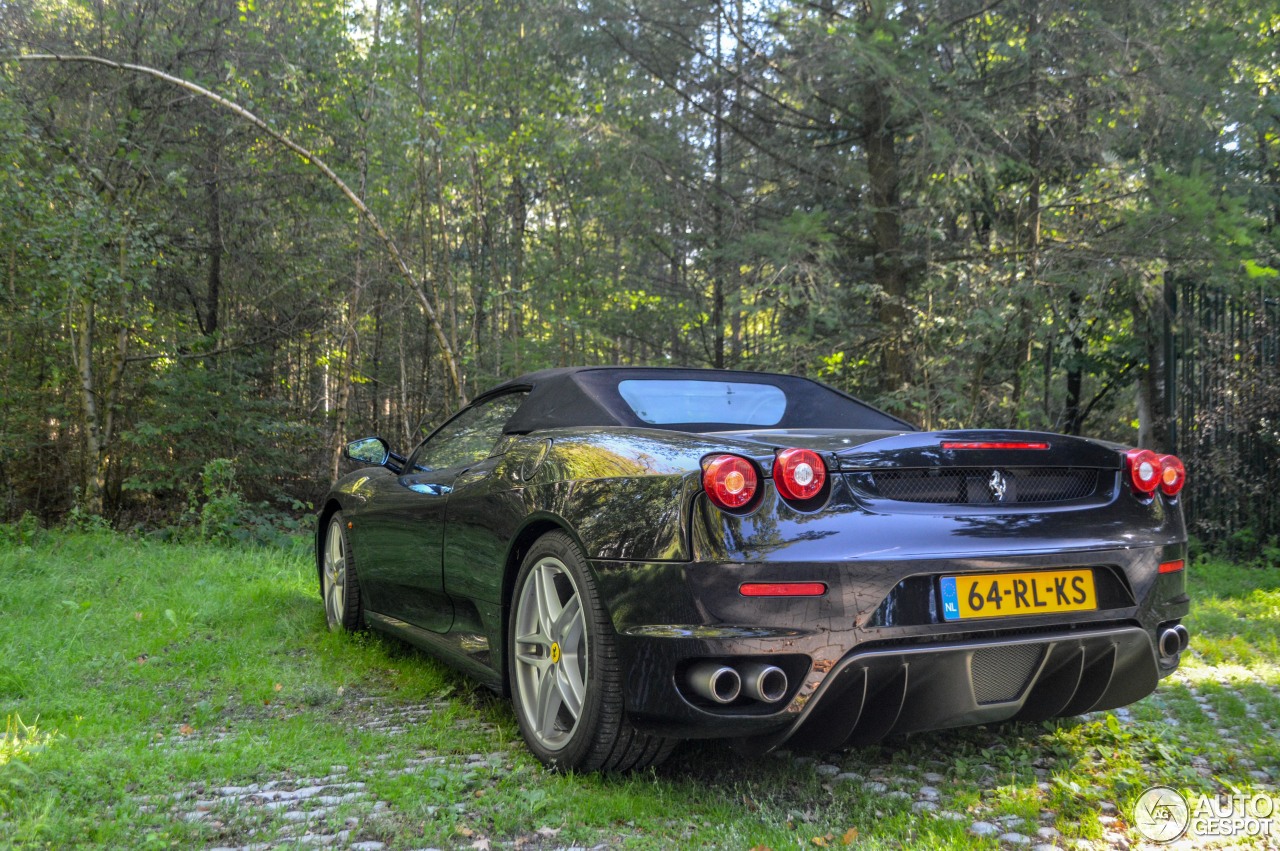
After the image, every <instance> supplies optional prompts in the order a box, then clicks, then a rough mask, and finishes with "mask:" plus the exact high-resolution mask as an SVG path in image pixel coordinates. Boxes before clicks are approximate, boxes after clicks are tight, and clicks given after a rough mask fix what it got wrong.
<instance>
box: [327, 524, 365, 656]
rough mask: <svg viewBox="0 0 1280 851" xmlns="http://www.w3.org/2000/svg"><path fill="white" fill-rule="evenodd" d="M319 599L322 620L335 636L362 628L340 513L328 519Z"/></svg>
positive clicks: (357, 591)
mask: <svg viewBox="0 0 1280 851" xmlns="http://www.w3.org/2000/svg"><path fill="white" fill-rule="evenodd" d="M320 595H321V596H322V597H323V598H324V614H325V619H326V620H328V622H329V629H331V630H333V631H334V632H339V631H344V630H345V631H347V632H354V631H356V630H359V629H363V628H364V610H363V608H361V605H360V581H359V579H357V578H356V565H355V558H354V556H353V554H352V552H351V544H350V542H349V541H348V540H347V528H346V522H345V521H344V520H343V519H342V512H341V511H339V512H337V513H336V514H334V515H333V517H331V518H329V528H328V530H327V531H326V532H325V535H324V552H323V553H322V554H321V557H320Z"/></svg>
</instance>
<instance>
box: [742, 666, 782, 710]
mask: <svg viewBox="0 0 1280 851" xmlns="http://www.w3.org/2000/svg"><path fill="white" fill-rule="evenodd" d="M741 674H742V690H743V691H744V692H745V693H746V695H747V697H749V698H751V699H752V700H758V701H760V702H761V703H777V702H778V701H779V700H782V698H783V697H784V696H785V695H786V693H787V675H786V673H784V672H783V670H782V669H781V668H779V667H778V666H777V665H768V664H765V663H764V662H748V663H747V664H745V665H743V666H742V671H741Z"/></svg>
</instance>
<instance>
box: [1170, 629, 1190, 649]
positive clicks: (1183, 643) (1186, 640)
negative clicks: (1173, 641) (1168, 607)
mask: <svg viewBox="0 0 1280 851" xmlns="http://www.w3.org/2000/svg"><path fill="white" fill-rule="evenodd" d="M1173 631H1174V632H1176V633H1178V652H1182V651H1183V650H1186V649H1187V647H1188V646H1190V644H1191V633H1190V632H1188V631H1187V628H1186V627H1185V626H1183V625H1182V624H1178V625H1177V626H1175V627H1174V628H1173Z"/></svg>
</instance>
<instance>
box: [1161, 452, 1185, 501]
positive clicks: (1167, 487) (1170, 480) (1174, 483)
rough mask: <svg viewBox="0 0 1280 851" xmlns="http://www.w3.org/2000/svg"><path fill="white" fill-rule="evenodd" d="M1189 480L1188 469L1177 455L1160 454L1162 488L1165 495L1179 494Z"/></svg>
mask: <svg viewBox="0 0 1280 851" xmlns="http://www.w3.org/2000/svg"><path fill="white" fill-rule="evenodd" d="M1186 482H1187V469H1186V467H1183V466H1182V462H1181V461H1179V460H1178V457H1177V456H1176V455H1162V456H1160V490H1162V491H1164V493H1165V496H1177V495H1178V491H1180V490H1182V486H1183V485H1184V484H1186Z"/></svg>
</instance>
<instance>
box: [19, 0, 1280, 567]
mask: <svg viewBox="0 0 1280 851" xmlns="http://www.w3.org/2000/svg"><path fill="white" fill-rule="evenodd" d="M0 33H2V34H3V35H0V393H2V395H3V399H2V404H0V520H14V519H17V518H18V517H20V516H22V515H24V514H30V515H31V516H32V517H36V518H40V519H41V520H43V521H46V522H53V521H57V520H60V519H63V518H66V517H68V516H70V517H73V518H85V517H90V518H92V517H100V518H105V519H106V520H107V521H109V522H111V523H113V524H115V525H118V526H134V525H139V524H140V525H143V526H146V527H159V526H165V525H168V524H173V523H178V522H181V521H182V519H183V516H184V515H187V516H188V517H190V512H191V511H192V507H193V506H194V505H195V504H196V503H197V502H199V501H200V500H204V499H206V498H209V497H214V498H217V497H218V495H219V494H222V495H224V496H225V495H226V494H237V495H238V494H243V495H244V498H245V499H247V500H249V501H250V502H251V503H252V505H253V506H254V514H255V515H256V516H265V515H267V514H270V513H272V512H276V511H294V512H295V513H296V512H298V511H300V510H302V509H303V508H304V507H305V505H306V503H307V502H309V501H311V500H314V499H316V498H317V497H318V495H319V494H320V493H322V492H323V489H324V488H325V486H326V485H327V483H328V482H329V480H330V479H331V478H332V477H333V476H334V475H335V474H336V473H337V471H338V469H339V464H340V456H339V451H340V448H341V446H342V445H343V444H344V443H345V441H347V440H348V439H352V438H355V437H360V436H364V435H367V434H381V435H383V436H384V437H387V438H388V439H390V440H391V441H392V442H393V444H396V445H397V446H398V447H401V448H403V447H408V446H410V445H411V444H413V443H415V442H416V441H417V440H418V439H420V437H421V436H422V435H424V434H425V433H426V431H427V430H428V429H429V428H430V427H431V426H432V425H434V424H438V423H439V422H440V421H442V420H443V418H445V417H446V416H447V415H449V414H450V413H451V412H453V411H455V410H457V409H458V407H459V406H460V405H462V404H463V403H464V402H465V400H466V399H467V398H468V397H470V396H471V395H473V394H475V393H476V392H478V391H480V390H482V389H484V388H485V387H487V386H489V385H491V384H493V383H495V382H496V381H498V380H500V379H503V378H507V377H510V376H513V375H515V374H518V373H521V372H527V371H531V370H535V369H539V368H543V367H549V366H557V365H568V364H596V363H622V364H680V365H708V366H715V367H726V368H735V369H765V370H778V371H786V372H796V373H801V374H805V375H809V376H811V377H814V378H817V379H820V380H822V381H825V382H827V383H829V384H832V385H833V386H836V387H838V388H841V389H844V390H847V391H850V392H853V393H855V394H857V395H859V396H861V397H863V398H865V399H867V400H869V401H871V402H873V403H875V404H878V405H880V406H882V407H884V408H886V409H888V410H890V411H892V412H894V413H896V414H899V415H901V416H904V417H906V418H908V419H910V420H912V421H914V422H916V423H919V424H920V425H922V426H924V427H926V428H952V427H987V426H991V427H1016V428H1032V429H1049V430H1057V431H1065V432H1068V433H1084V434H1091V435H1095V436H1099V437H1103V438H1108V439H1112V440H1117V441H1121V442H1124V443H1128V444H1136V445H1143V446H1147V447H1150V448H1154V449H1158V450H1161V451H1176V452H1178V453H1179V454H1180V455H1181V456H1182V457H1183V458H1184V460H1185V461H1186V462H1187V466H1188V468H1189V470H1190V483H1189V486H1188V491H1187V496H1186V499H1187V502H1188V507H1189V510H1190V513H1191V517H1192V521H1193V531H1194V532H1195V534H1196V535H1197V536H1199V538H1201V539H1203V540H1205V541H1208V542H1213V543H1215V544H1218V545H1223V546H1226V547H1228V548H1230V549H1234V550H1237V551H1240V552H1245V553H1249V554H1250V555H1255V554H1258V553H1261V554H1263V555H1265V556H1280V549H1278V548H1277V540H1276V536H1277V534H1280V498H1278V497H1277V496H1276V494H1277V492H1280V473H1278V472H1277V469H1278V468H1280V352H1278V349H1280V300H1278V299H1280V271H1278V270H1280V229H1278V226H1280V92H1277V86H1278V85H1280V3H1277V2H1276V0H1265V2H1256V0H1206V2H1199V3H1186V2H1184V1H1183V0H1077V1H1076V2H1061V0H919V2H912V3H888V2H878V1H877V0H863V2H835V0H807V2H801V1H800V0H754V2H747V0H727V1H726V2H704V3H688V2H684V0H577V2H569V0H542V2H537V0H454V2H428V0H408V2H405V0H270V1H269V2H268V0H199V2H197V1H196V0H120V2H105V0H23V2H16V3H15V2H4V0H0ZM34 54H59V55H92V56H97V57H103V58H106V59H110V60H113V61H116V62H122V63H132V64H137V65H142V66H147V67H149V68H153V69H156V70H158V71H161V72H163V73H165V74H168V75H171V76H173V77H177V78H181V79H183V80H187V81H190V82H192V83H195V84H197V85H199V86H201V87H204V88H206V89H208V90H210V91H212V92H215V93H217V94H218V95H220V96H221V97H223V98H225V99H226V100H228V101H231V102H233V103H235V104H237V105H239V106H240V107H242V108H243V109H245V110H248V111H250V112H252V113H254V114H255V115H257V116H259V117H261V118H262V119H263V120H264V121H265V122H266V124H267V125H268V126H269V128H270V130H271V131H272V132H271V133H268V132H263V131H262V130H261V129H259V128H257V127H254V126H253V125H252V124H251V123H249V122H247V121H245V120H244V119H243V118H242V117H239V116H237V115H236V114H234V113H233V112H231V111H229V110H228V109H226V108H224V107H222V106H219V105H217V104H215V103H214V102H213V101H211V100H210V99H208V98H205V97H202V96H200V95H197V94H194V93H192V92H191V91H189V90H184V89H182V88H179V87H177V86H175V85H173V84H172V83H170V82H166V81H164V80H161V79H158V78H156V77H154V76H149V75H147V74H144V73H140V72H136V71H124V70H115V69H112V68H107V67H103V66H101V65H94V64H87V63H83V62H62V61H55V60H48V59H46V60H39V61H36V60H34V59H32V58H31V57H32V56H33V55H34ZM23 57H26V58H25V59H24V58H23ZM273 134H274V135H276V136H283V137H287V138H288V139H290V140H292V141H293V142H295V143H296V144H297V145H300V146H302V147H303V148H305V149H306V150H308V151H310V152H311V153H312V154H314V157H316V158H320V159H322V160H323V162H324V163H327V164H328V165H329V166H330V167H331V168H332V169H333V171H334V172H335V173H336V175H338V176H339V177H340V178H341V179H342V180H343V181H345V183H346V184H347V185H348V186H349V187H350V189H351V190H352V192H353V194H355V195H356V196H357V197H358V198H359V199H361V200H362V201H363V202H364V203H366V204H367V205H368V207H369V209H370V210H371V211H372V213H373V214H374V216H375V217H376V219H377V220H378V221H379V222H381V224H382V226H383V227H384V228H385V236H386V237H387V238H388V239H389V240H391V241H393V242H394V243H395V245H396V246H397V247H398V251H399V258H400V260H402V261H403V263H402V264H401V263H399V262H397V259H396V258H395V257H394V256H393V254H392V252H390V251H388V250H387V245H386V242H385V241H384V240H383V239H382V238H381V236H380V235H379V234H378V232H377V229H376V228H375V227H374V226H373V224H372V222H371V221H370V220H369V219H368V218H366V217H364V216H362V215H361V214H360V213H359V212H358V211H357V209H356V207H355V206H353V204H352V203H351V202H350V200H349V199H348V198H347V197H345V196H344V195H343V194H342V193H341V192H340V191H339V190H338V188H337V187H336V185H335V184H334V183H333V182H331V181H328V180H326V178H325V177H324V175H322V174H321V172H320V171H319V170H318V169H317V168H316V167H315V162H314V158H313V159H311V160H308V159H306V158H303V157H299V156H297V155H296V154H295V153H293V152H291V151H289V150H288V149H287V148H285V147H284V146H282V145H281V144H279V143H278V140H277V139H275V138H272V135H273ZM215 459H230V460H225V461H224V460H219V461H218V463H217V464H214V465H212V466H211V465H210V462H211V461H214V460H215ZM237 498H238V497H237Z"/></svg>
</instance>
